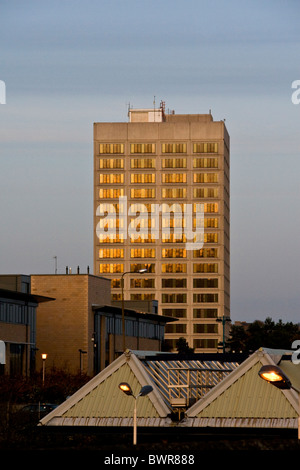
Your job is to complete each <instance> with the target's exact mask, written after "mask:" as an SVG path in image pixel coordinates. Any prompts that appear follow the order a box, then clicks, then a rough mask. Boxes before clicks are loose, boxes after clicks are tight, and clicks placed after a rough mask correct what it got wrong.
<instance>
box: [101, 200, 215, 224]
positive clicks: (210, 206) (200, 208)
mask: <svg viewBox="0 0 300 470" xmlns="http://www.w3.org/2000/svg"><path fill="white" fill-rule="evenodd" d="M104 207H105V208H106V209H107V210H110V211H111V212H112V213H113V214H119V213H120V211H121V212H122V214H123V213H124V212H126V211H125V206H124V203H121V204H119V203H118V202H109V203H105V204H104ZM192 208H193V212H195V213H205V214H206V213H210V212H214V213H218V211H219V204H218V203H217V202H194V203H193V207H192ZM153 209H154V208H153V204H152V203H144V202H135V203H133V204H130V214H132V215H135V214H137V213H138V212H140V213H141V214H143V215H145V214H146V213H147V215H148V217H151V214H152V212H153ZM170 211H173V212H178V213H180V215H182V214H184V213H185V211H186V203H182V202H178V203H175V206H174V205H171V207H170ZM145 217H146V215H145ZM200 220H201V218H200Z"/></svg>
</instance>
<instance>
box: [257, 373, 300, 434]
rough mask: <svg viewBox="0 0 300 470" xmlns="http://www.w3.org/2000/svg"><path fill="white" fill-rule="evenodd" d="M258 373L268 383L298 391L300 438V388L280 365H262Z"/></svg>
mask: <svg viewBox="0 0 300 470" xmlns="http://www.w3.org/2000/svg"><path fill="white" fill-rule="evenodd" d="M258 375H259V376H260V377H261V378H262V379H264V380H266V381H267V382H268V383H270V384H272V385H274V386H275V387H277V388H280V389H281V390H288V389H293V390H295V391H296V392H297V393H298V400H299V402H298V440H300V390H299V389H297V388H296V387H294V386H293V385H292V383H291V381H290V379H289V378H288V377H287V376H286V375H285V373H284V372H283V371H282V370H281V369H280V367H278V366H275V365H274V366H272V365H265V366H262V367H261V368H260V370H259V372H258Z"/></svg>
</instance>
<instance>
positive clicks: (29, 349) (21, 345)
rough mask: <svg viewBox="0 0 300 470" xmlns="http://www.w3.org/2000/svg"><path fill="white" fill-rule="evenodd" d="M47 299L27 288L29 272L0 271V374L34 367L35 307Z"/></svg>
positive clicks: (18, 371) (25, 373)
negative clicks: (23, 273)
mask: <svg viewBox="0 0 300 470" xmlns="http://www.w3.org/2000/svg"><path fill="white" fill-rule="evenodd" d="M51 300H52V299H51V298H49V297H46V296H41V295H35V294H32V293H31V292H30V276H26V275H21V274H18V275H0V342H1V354H0V374H7V375H26V376H29V375H30V373H31V372H32V371H34V370H35V359H36V351H37V345H36V317H37V309H38V306H39V305H41V304H43V303H51V302H50V301H51Z"/></svg>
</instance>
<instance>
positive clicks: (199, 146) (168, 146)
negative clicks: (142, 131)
mask: <svg viewBox="0 0 300 470" xmlns="http://www.w3.org/2000/svg"><path fill="white" fill-rule="evenodd" d="M124 151H125V145H124V144H123V143H114V144H113V143H102V144H100V145H99V153H100V154H104V153H107V154H123V153H124ZM161 151H162V153H186V152H187V143H186V142H167V143H162V144H161ZM193 152H194V153H218V144H217V143H216V142H195V143H193ZM130 153H156V144H155V143H148V142H144V143H143V142H140V143H131V144H130Z"/></svg>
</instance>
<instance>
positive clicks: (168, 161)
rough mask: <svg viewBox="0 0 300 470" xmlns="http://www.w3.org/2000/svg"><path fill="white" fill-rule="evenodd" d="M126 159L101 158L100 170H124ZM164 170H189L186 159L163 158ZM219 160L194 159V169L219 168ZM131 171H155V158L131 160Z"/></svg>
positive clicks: (162, 165)
mask: <svg viewBox="0 0 300 470" xmlns="http://www.w3.org/2000/svg"><path fill="white" fill-rule="evenodd" d="M124 164H125V163H124V158H100V159H99V168H100V170H113V169H114V170H123V169H124ZM161 167H162V168H187V159H186V158H163V159H162V162H161ZM218 167H219V162H218V158H193V168H218ZM130 168H131V169H139V170H142V169H152V168H153V169H155V168H156V159H155V158H131V159H130Z"/></svg>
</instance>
